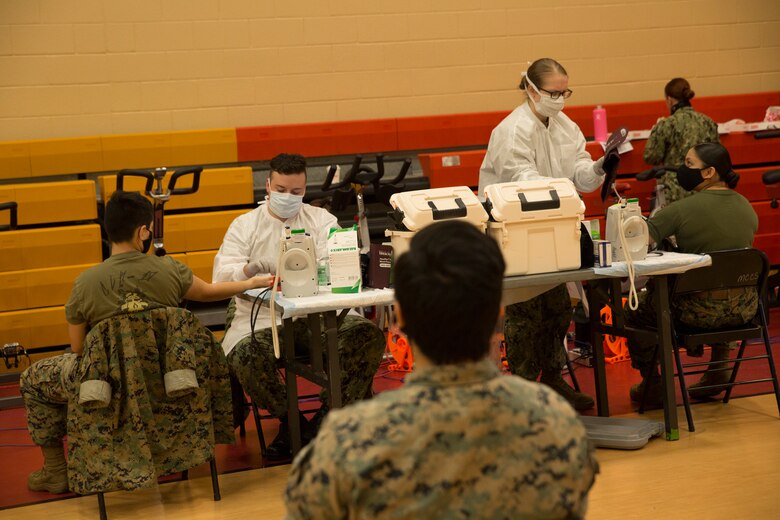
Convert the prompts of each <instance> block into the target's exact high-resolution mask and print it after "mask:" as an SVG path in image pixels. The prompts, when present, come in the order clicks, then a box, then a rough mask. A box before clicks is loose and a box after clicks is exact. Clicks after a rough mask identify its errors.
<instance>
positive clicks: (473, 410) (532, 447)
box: [285, 360, 598, 519]
mask: <svg viewBox="0 0 780 520" xmlns="http://www.w3.org/2000/svg"><path fill="white" fill-rule="evenodd" d="M597 471H598V465H597V463H596V462H595V460H594V459H593V457H592V452H591V450H590V448H589V445H588V442H587V439H586V434H585V429H584V427H583V426H582V424H581V422H580V421H579V419H578V418H577V415H576V414H575V412H574V410H573V409H572V408H571V407H570V406H569V404H568V403H566V402H565V401H564V400H563V398H561V397H559V396H558V395H557V394H555V393H554V392H553V391H552V390H550V389H549V388H547V387H545V386H543V385H540V384H537V383H532V382H529V381H526V380H524V379H522V378H520V377H516V376H504V375H502V374H501V373H500V372H499V370H498V369H497V368H496V367H495V365H494V364H493V363H492V362H491V361H489V360H483V361H480V362H478V363H469V364H465V365H448V366H437V367H432V368H429V369H424V370H419V371H416V372H414V373H412V374H410V375H409V376H408V377H407V382H406V384H405V385H404V386H403V387H402V388H400V389H398V390H393V391H388V392H384V393H382V394H380V395H378V396H377V397H376V398H374V399H373V400H371V401H366V402H361V403H357V404H354V405H352V406H349V407H347V408H344V409H342V410H334V411H332V412H331V413H330V414H329V415H328V416H327V418H326V419H325V421H324V423H323V425H322V428H321V430H320V432H319V434H318V436H317V438H316V439H315V440H314V441H313V442H312V443H311V444H309V445H308V446H307V447H306V448H304V449H303V451H301V453H299V454H298V456H297V457H296V459H295V461H294V462H293V467H292V470H291V473H290V476H289V480H288V484H287V491H286V496H285V499H286V503H287V514H288V518H295V519H297V518H302V519H303V518H306V519H320V518H350V519H359V518H366V519H367V518H372V519H373V518H376V519H400V518H495V519H500V518H513V519H516V518H579V517H582V516H584V514H585V508H586V496H587V493H588V491H589V490H590V487H591V485H592V484H593V482H594V478H595V474H596V472H597Z"/></svg>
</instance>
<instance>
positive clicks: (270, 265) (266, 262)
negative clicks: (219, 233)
mask: <svg viewBox="0 0 780 520" xmlns="http://www.w3.org/2000/svg"><path fill="white" fill-rule="evenodd" d="M258 273H261V274H266V273H267V274H276V262H274V261H273V260H272V259H271V258H269V257H265V258H261V259H259V260H257V261H255V262H249V263H248V264H246V265H245V266H244V275H246V277H247V278H251V277H253V276H255V275H256V274H258Z"/></svg>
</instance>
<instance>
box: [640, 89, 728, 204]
mask: <svg viewBox="0 0 780 520" xmlns="http://www.w3.org/2000/svg"><path fill="white" fill-rule="evenodd" d="M694 95H695V93H694V92H693V90H691V85H690V84H689V83H688V81H687V80H685V79H684V78H674V79H673V80H671V81H670V82H669V83H667V84H666V87H664V97H665V99H666V108H668V109H669V112H670V113H671V115H670V116H669V117H667V118H661V119H659V120H658V122H657V123H656V124H655V126H654V127H653V130H652V131H651V132H650V137H649V138H648V140H647V143H646V144H645V152H644V159H645V162H646V163H647V164H651V165H653V166H657V165H665V166H670V167H672V168H677V167H679V166H680V165H682V164H683V162H684V161H685V154H686V153H687V152H688V150H689V149H690V148H691V146H694V145H697V144H702V143H717V142H719V140H718V125H717V124H715V121H713V120H712V119H710V118H709V117H707V116H706V115H704V114H702V113H701V112H696V111H695V110H694V109H693V107H692V106H691V99H693V96H694ZM658 182H659V183H662V184H663V185H664V199H665V202H666V204H667V205H668V204H671V203H672V202H674V201H677V200H680V199H684V198H685V197H688V196H690V195H691V194H692V193H691V191H690V190H685V189H683V188H682V187H681V186H680V183H679V182H678V181H677V173H676V172H673V171H667V172H666V173H664V175H663V176H662V177H661V178H660V179H659V180H658Z"/></svg>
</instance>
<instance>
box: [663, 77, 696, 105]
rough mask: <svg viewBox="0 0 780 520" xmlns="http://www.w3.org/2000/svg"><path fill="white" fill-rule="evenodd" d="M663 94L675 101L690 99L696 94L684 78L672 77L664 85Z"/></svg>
mask: <svg viewBox="0 0 780 520" xmlns="http://www.w3.org/2000/svg"><path fill="white" fill-rule="evenodd" d="M664 95H665V96H668V97H670V98H672V99H676V100H677V101H690V100H691V99H693V97H694V96H695V95H696V92H694V91H693V90H691V84H690V83H688V80H687V79H685V78H674V79H672V80H670V81H669V83H667V84H666V86H665V87H664Z"/></svg>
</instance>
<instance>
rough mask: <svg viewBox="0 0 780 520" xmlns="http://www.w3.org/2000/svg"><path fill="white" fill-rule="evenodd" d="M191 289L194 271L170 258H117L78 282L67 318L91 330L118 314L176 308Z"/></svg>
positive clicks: (135, 255)
mask: <svg viewBox="0 0 780 520" xmlns="http://www.w3.org/2000/svg"><path fill="white" fill-rule="evenodd" d="M191 285H192V271H191V270H190V268H189V267H187V266H186V265H184V264H182V263H181V262H179V261H177V260H174V259H173V258H171V257H169V256H164V257H158V256H152V255H145V254H143V253H141V252H139V251H131V252H129V253H121V254H118V255H113V256H111V257H110V258H108V259H106V260H105V261H104V262H103V263H102V264H100V265H96V266H94V267H90V268H89V269H87V270H86V271H84V272H83V273H81V274H80V275H79V277H78V278H76V281H75V282H74V283H73V290H71V293H70V298H69V299H68V303H67V304H66V305H65V317H66V318H67V320H68V322H69V323H72V324H73V325H79V324H81V323H87V325H88V326H90V327H91V326H93V325H94V324H96V323H97V322H99V321H101V320H104V319H106V318H110V317H111V316H115V315H117V314H122V313H130V312H137V311H143V310H147V309H154V308H157V307H176V306H177V305H179V302H181V300H182V299H183V298H184V294H185V293H186V292H187V291H188V290H189V288H190V286H191Z"/></svg>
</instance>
